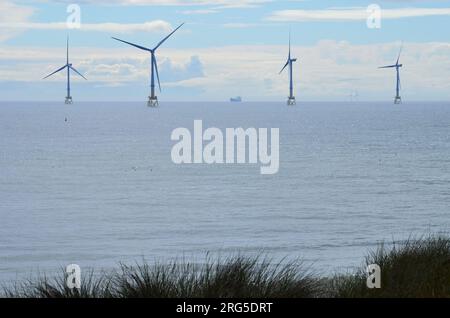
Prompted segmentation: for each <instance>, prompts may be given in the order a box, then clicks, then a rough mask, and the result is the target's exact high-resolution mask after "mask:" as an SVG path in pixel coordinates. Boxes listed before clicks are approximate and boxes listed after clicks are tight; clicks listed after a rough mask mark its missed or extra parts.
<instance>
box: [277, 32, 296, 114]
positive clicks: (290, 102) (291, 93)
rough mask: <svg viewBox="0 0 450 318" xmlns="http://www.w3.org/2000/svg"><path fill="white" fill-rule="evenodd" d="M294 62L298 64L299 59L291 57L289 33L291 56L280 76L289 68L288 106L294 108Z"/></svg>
mask: <svg viewBox="0 0 450 318" xmlns="http://www.w3.org/2000/svg"><path fill="white" fill-rule="evenodd" d="M294 62H297V59H296V58H292V57H291V33H290V32H289V54H288V59H287V62H286V64H285V65H284V66H283V68H282V69H281V71H280V73H279V74H281V73H282V72H283V71H284V69H285V68H286V67H288V66H289V97H288V101H287V104H288V106H293V105H295V104H296V102H295V96H294V81H293V79H292V72H293V69H292V64H293V63H294Z"/></svg>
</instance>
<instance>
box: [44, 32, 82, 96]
mask: <svg viewBox="0 0 450 318" xmlns="http://www.w3.org/2000/svg"><path fill="white" fill-rule="evenodd" d="M65 68H67V96H66V104H67V105H69V104H73V100H72V96H71V95H70V70H72V71H74V72H75V73H77V74H78V75H80V76H81V77H82V78H84V79H85V80H87V79H86V77H84V76H83V75H81V73H80V72H78V71H77V70H76V69H75V68H74V67H73V66H72V63H70V62H69V37H67V55H66V65H64V66H63V67H61V68H59V69H57V70H56V71H54V72H53V73H51V74H50V75H47V76H46V77H44V79H46V78H49V77H50V76H52V75H54V74H56V73H58V72H61V71H62V70H64V69H65Z"/></svg>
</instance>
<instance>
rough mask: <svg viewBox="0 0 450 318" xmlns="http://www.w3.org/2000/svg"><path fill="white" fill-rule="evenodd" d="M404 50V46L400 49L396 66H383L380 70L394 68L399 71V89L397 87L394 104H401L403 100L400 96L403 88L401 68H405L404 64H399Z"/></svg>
mask: <svg viewBox="0 0 450 318" xmlns="http://www.w3.org/2000/svg"><path fill="white" fill-rule="evenodd" d="M402 49H403V45H402V46H401V47H400V52H399V53H398V58H397V62H396V63H395V64H394V65H387V66H382V67H379V68H394V67H395V69H396V70H397V87H396V95H395V99H394V104H401V103H402V98H401V96H400V89H401V87H402V84H401V82H400V68H401V67H403V64H399V63H400V55H401V54H402Z"/></svg>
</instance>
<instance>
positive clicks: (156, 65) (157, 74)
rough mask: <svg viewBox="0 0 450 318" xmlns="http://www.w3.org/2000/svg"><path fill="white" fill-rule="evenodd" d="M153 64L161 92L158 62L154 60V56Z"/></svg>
mask: <svg viewBox="0 0 450 318" xmlns="http://www.w3.org/2000/svg"><path fill="white" fill-rule="evenodd" d="M153 65H154V66H155V71H156V78H157V79H158V86H159V91H160V92H161V82H160V81H159V72H158V62H156V56H155V57H154V58H153Z"/></svg>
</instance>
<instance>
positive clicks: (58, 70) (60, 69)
mask: <svg viewBox="0 0 450 318" xmlns="http://www.w3.org/2000/svg"><path fill="white" fill-rule="evenodd" d="M68 66H69V65H67V64H66V65H64V66H63V67H61V68H59V69H57V70H56V71H54V72H53V73H51V74H50V75H47V76H46V77H44V78H43V79H46V78H49V77H50V76H52V75H54V74H56V73H58V72H61V71H62V70H63V69H65V68H66V67H68Z"/></svg>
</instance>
